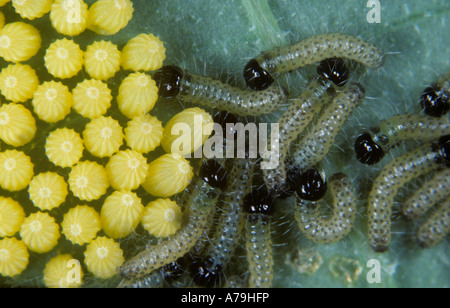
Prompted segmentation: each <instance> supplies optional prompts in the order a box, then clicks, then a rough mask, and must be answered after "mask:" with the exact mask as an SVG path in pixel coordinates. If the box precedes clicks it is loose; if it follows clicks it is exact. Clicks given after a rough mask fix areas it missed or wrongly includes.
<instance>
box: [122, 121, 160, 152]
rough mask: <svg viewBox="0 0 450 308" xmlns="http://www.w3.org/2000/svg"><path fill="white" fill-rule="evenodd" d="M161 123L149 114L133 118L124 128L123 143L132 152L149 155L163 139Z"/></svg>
mask: <svg viewBox="0 0 450 308" xmlns="http://www.w3.org/2000/svg"><path fill="white" fill-rule="evenodd" d="M163 131H164V129H163V126H162V122H161V121H160V120H158V118H157V117H154V116H152V115H150V114H148V113H147V114H145V115H141V116H136V117H134V118H133V119H132V120H131V121H129V122H128V124H127V127H126V128H125V141H126V142H127V144H128V146H129V147H130V148H131V149H133V150H134V151H137V152H140V153H149V152H151V151H153V150H154V149H156V148H157V147H158V146H159V145H160V144H161V140H162V138H163Z"/></svg>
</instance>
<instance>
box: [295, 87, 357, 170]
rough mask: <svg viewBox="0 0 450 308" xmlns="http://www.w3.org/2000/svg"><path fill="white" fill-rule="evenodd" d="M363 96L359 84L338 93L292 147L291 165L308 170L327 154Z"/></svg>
mask: <svg viewBox="0 0 450 308" xmlns="http://www.w3.org/2000/svg"><path fill="white" fill-rule="evenodd" d="M364 96H365V89H364V88H363V86H361V85H360V84H351V85H349V86H348V87H347V88H346V89H344V90H342V91H340V92H339V93H338V94H337V95H336V96H335V97H334V98H333V100H332V101H331V104H330V105H328V106H327V107H326V108H325V110H324V111H323V112H322V114H321V115H320V117H319V118H318V120H317V122H316V123H315V124H314V126H313V127H312V129H311V130H310V131H309V132H308V134H306V135H305V136H304V137H303V136H302V137H301V138H300V140H299V142H298V144H297V145H296V146H294V148H293V151H292V154H291V158H292V163H293V164H294V165H295V166H296V167H297V168H299V169H300V170H305V169H309V168H311V167H312V166H314V165H315V164H316V163H318V162H319V161H321V160H322V159H323V158H324V157H325V155H326V154H327V153H328V151H329V149H330V147H331V146H332V145H333V143H334V140H335V137H336V135H337V134H338V132H339V131H340V128H341V127H342V125H343V124H344V123H345V121H346V120H347V118H348V117H349V115H350V114H351V113H352V112H353V110H355V109H356V108H357V107H358V106H359V104H360V102H361V101H362V99H363V98H364Z"/></svg>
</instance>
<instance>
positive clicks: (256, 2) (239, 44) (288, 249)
mask: <svg viewBox="0 0 450 308" xmlns="http://www.w3.org/2000/svg"><path fill="white" fill-rule="evenodd" d="M86 2H87V3H93V2H94V1H86ZM367 2H368V1H366V0H345V1H344V0H335V1H329V0H314V1H300V0H298V1H296V0H273V1H270V0H253V1H251V0H226V1H219V0H169V1H168V0H133V4H134V9H135V11H134V17H133V19H132V20H131V22H130V23H129V25H128V26H127V27H126V28H125V29H123V30H121V31H120V32H119V33H118V34H116V35H114V36H99V35H96V34H94V33H92V32H90V31H86V32H85V33H83V34H82V35H80V36H79V37H75V38H74V40H75V41H76V42H77V43H79V44H80V45H81V46H82V48H83V49H84V50H85V47H86V46H87V45H89V44H90V43H91V42H92V41H94V40H100V39H105V40H110V41H112V42H114V43H116V44H118V45H119V47H120V48H122V47H123V46H124V45H125V43H126V42H127V41H128V40H129V39H130V38H132V37H133V36H135V35H137V34H139V33H153V34H155V35H157V36H159V37H160V39H161V40H162V41H163V42H164V44H165V47H166V49H167V52H166V54H167V58H166V61H165V64H176V65H178V66H180V67H183V68H185V69H188V70H190V71H191V72H193V73H197V74H203V75H207V76H211V77H214V78H220V79H222V80H224V81H227V82H230V83H233V84H236V85H238V86H244V83H243V79H242V68H243V66H244V65H245V63H246V62H247V61H248V60H249V59H250V58H252V57H254V56H256V55H257V54H258V53H259V52H261V51H262V50H265V49H270V48H273V47H275V46H282V45H287V44H289V43H293V42H297V41H300V40H302V39H304V38H307V37H310V36H312V35H316V34H321V33H326V32H344V33H347V34H351V35H356V36H358V37H360V38H362V39H364V40H366V41H368V42H370V43H372V44H375V45H376V46H378V47H379V48H381V49H383V50H384V51H385V53H386V54H387V59H386V63H385V65H384V67H382V68H381V69H378V70H367V71H366V70H364V69H363V68H361V67H356V68H355V69H356V70H355V74H353V76H352V80H354V81H358V82H360V83H361V84H362V85H363V86H364V87H365V88H366V91H367V92H366V99H365V100H364V102H363V103H362V105H361V106H360V107H359V108H358V109H357V110H356V111H355V112H354V113H353V115H352V117H351V118H350V119H349V121H348V123H347V124H346V125H345V126H344V127H343V130H342V132H341V133H340V134H339V136H338V138H337V139H336V144H335V146H334V147H333V148H332V150H331V151H330V153H329V154H328V155H327V157H326V159H325V160H324V162H323V164H322V167H323V169H324V170H325V172H326V173H327V175H331V174H332V173H334V172H344V173H346V174H348V175H349V176H350V177H351V178H352V179H353V180H354V181H353V182H354V184H355V189H356V190H357V193H358V197H359V200H360V202H359V205H358V217H357V221H356V224H355V227H354V229H353V231H352V232H351V234H350V235H349V236H348V237H346V238H345V239H344V240H343V241H341V242H339V243H336V244H332V245H316V244H312V243H311V242H310V241H308V240H307V239H306V238H305V237H304V236H303V235H302V234H300V233H299V231H298V228H297V226H296V225H295V223H294V220H293V215H292V206H293V200H292V199H289V200H287V201H285V202H280V203H279V208H278V212H277V214H276V217H275V220H274V224H273V226H272V227H273V230H274V237H273V238H274V255H275V279H274V286H276V287H292V288H294V287H449V285H450V258H449V252H450V250H449V243H448V238H447V239H446V240H445V241H443V242H441V243H440V244H438V245H437V246H435V247H433V248H430V249H425V250H424V249H421V248H419V247H418V246H417V244H416V242H415V232H416V229H417V227H418V224H419V223H420V222H418V223H407V222H405V221H404V220H403V219H402V217H401V216H400V215H398V206H399V204H401V201H402V199H404V198H405V197H407V196H408V195H410V194H411V193H412V191H414V189H415V188H417V187H418V185H420V182H415V183H412V184H411V185H408V187H406V188H404V189H402V190H401V192H400V195H399V196H398V198H397V200H396V207H395V208H394V212H395V214H394V217H393V226H392V228H393V238H392V245H391V248H390V250H389V251H388V252H386V253H384V254H377V253H374V252H372V251H371V249H370V248H369V247H368V243H367V235H366V233H367V232H366V230H367V227H366V198H367V195H368V192H369V190H370V186H371V180H372V179H373V178H374V177H375V176H376V174H377V173H378V172H379V170H380V168H381V167H382V166H383V165H384V164H385V163H387V162H389V161H390V160H391V159H392V158H393V157H395V156H398V155H400V154H402V153H404V152H405V151H407V150H408V149H410V148H413V147H416V146H417V144H415V143H410V144H404V145H401V146H399V147H398V148H397V149H395V150H393V151H391V152H390V154H389V155H387V156H386V157H385V159H384V160H383V162H382V163H381V164H380V165H378V166H376V167H373V166H372V167H367V166H363V165H361V164H360V163H358V162H357V160H356V159H355V158H354V155H353V150H352V148H353V142H354V139H355V138H356V137H357V136H358V135H359V133H361V132H362V131H365V130H367V129H368V128H369V127H371V126H375V125H377V123H378V122H379V121H380V120H381V119H384V118H388V117H390V116H392V115H394V114H397V113H405V112H408V113H419V112H420V106H419V104H418V98H419V96H420V94H421V92H422V91H423V89H424V88H425V87H427V86H428V85H429V84H430V83H431V82H433V81H434V80H436V79H437V78H438V77H439V75H441V74H443V73H445V72H447V71H449V70H450V63H449V56H450V49H449V48H448V42H449V41H450V31H449V29H450V26H449V24H448V23H449V22H450V19H449V18H450V1H448V0H430V1H419V0H414V1H413V0H410V1H406V0H405V1H400V0H393V1H381V12H380V14H381V15H380V16H381V22H380V23H369V22H368V21H367V19H366V17H367V14H368V13H369V11H370V9H371V8H368V7H367V6H366V5H367ZM2 11H3V12H4V13H5V16H6V22H12V21H14V20H17V19H19V17H18V16H17V15H16V14H15V12H14V9H13V8H12V7H11V6H10V5H7V6H5V7H4V8H2ZM30 23H31V24H34V25H36V26H37V27H38V28H39V30H41V34H42V36H43V38H44V40H43V48H42V50H41V52H40V53H39V54H38V55H37V56H35V57H34V58H32V59H31V60H30V61H28V63H30V64H32V65H33V67H36V68H38V70H39V77H40V79H41V82H42V81H44V80H49V79H51V77H50V76H49V75H48V74H47V73H46V72H45V69H44V68H43V55H44V53H45V49H46V48H47V47H48V45H49V44H50V43H51V42H52V41H53V40H54V39H56V38H60V37H62V36H61V35H60V34H57V33H56V32H55V31H54V30H53V29H52V28H51V25H50V22H49V18H48V15H46V16H44V17H43V18H41V19H38V20H34V21H32V22H30ZM0 65H1V67H4V66H6V63H4V62H0ZM314 73H315V68H314V67H306V68H304V69H302V70H301V71H298V72H293V73H291V74H289V75H287V76H283V77H282V78H281V79H280V83H282V84H283V86H285V87H286V88H287V89H288V90H289V92H290V93H291V95H292V96H293V97H295V95H297V94H298V93H300V92H301V91H302V89H303V88H304V86H305V83H306V82H307V80H308V78H309V77H310V76H311V75H313V74H314ZM125 74H126V73H125V72H121V73H119V74H118V75H117V76H116V77H115V78H113V79H112V80H110V81H109V82H108V83H109V85H110V87H111V89H112V90H113V94H114V93H117V89H118V85H119V84H120V81H121V80H122V79H123V77H124V76H125ZM83 78H86V75H85V74H83V73H82V74H79V75H78V76H77V77H75V78H72V79H70V80H68V81H66V82H65V83H66V84H68V85H70V86H73V85H74V84H76V82H78V81H80V80H82V79H83ZM182 108H183V106H181V105H180V104H179V103H177V102H173V101H163V100H160V101H159V102H158V103H157V105H156V107H155V109H154V110H153V111H152V112H151V113H152V114H154V115H156V116H158V118H160V119H161V120H162V121H163V122H165V121H167V120H168V119H169V118H170V117H171V116H172V115H173V114H174V113H175V112H176V111H178V110H181V109H182ZM281 111H282V110H281ZM281 111H280V112H281ZM280 112H278V113H275V114H272V115H268V116H263V117H261V118H260V119H246V120H249V121H253V120H255V121H276V119H277V117H278V116H279V114H280ZM109 113H110V114H112V115H114V116H116V118H118V119H119V120H120V121H121V123H125V122H124V121H126V119H125V118H124V117H122V116H121V115H120V114H119V113H118V110H117V107H116V106H115V105H114V106H113V108H112V110H110V111H109ZM85 122H86V121H85V120H83V119H81V120H80V119H79V117H76V116H75V115H74V114H71V115H70V116H69V117H68V119H67V121H65V123H59V124H57V125H56V126H58V125H59V126H69V127H73V128H75V129H77V130H79V131H82V128H83V127H84V124H85ZM38 124H40V125H41V127H40V128H41V129H42V130H41V131H40V134H39V136H37V137H36V139H35V140H34V141H33V142H32V144H30V145H28V146H26V148H25V149H24V150H25V151H27V152H28V153H30V154H31V155H34V156H35V158H34V159H35V161H34V162H35V164H36V163H37V164H39V161H40V157H42V151H43V145H42V139H39V138H43V137H44V136H45V135H46V134H47V133H48V131H50V130H53V129H54V128H55V127H56V126H52V127H49V126H47V125H44V124H43V123H38ZM27 147H28V148H27ZM4 148H6V146H5V145H4V144H2V150H3V149H4ZM155 155H157V154H155ZM39 168H42V169H49V168H51V166H48V165H47V163H46V162H44V159H43V158H42V164H41V165H40V167H39ZM0 193H1V194H2V195H12V194H10V193H7V192H4V191H0ZM14 197H15V198H16V197H17V198H19V199H21V200H23V203H24V204H25V205H24V206H25V207H27V208H28V209H29V210H31V209H32V204H29V201H26V200H27V196H26V192H25V193H23V192H21V193H19V194H18V195H17V196H14ZM72 198H73V196H72ZM69 201H70V200H69ZM27 202H28V203H27ZM101 202H102V199H101V200H100V201H98V202H97V203H95V202H94V204H93V206H94V207H97V208H99V207H101ZM64 211H65V209H64V207H63V208H62V209H60V212H59V213H54V214H55V215H56V216H58V215H59V216H60V218H61V217H62V216H61V215H62V213H63V212H64ZM130 243H133V241H131V242H130ZM130 243H128V244H127V245H126V246H127V247H129V246H132V245H131V244H130ZM67 245H68V244H67V243H63V242H62V243H61V245H60V247H58V249H61V250H66V251H67V250H69V251H71V252H72V253H74V255H75V256H77V254H78V255H79V256H82V251H76V250H74V249H73V248H71V247H67ZM135 249H136V248H135ZM54 254H55V252H51V253H49V254H46V255H34V256H32V257H31V259H30V266H29V267H30V268H29V269H27V270H26V272H25V273H24V274H22V275H20V276H19V277H17V278H15V279H13V280H8V281H2V279H3V278H1V277H0V285H2V284H6V283H7V284H8V285H10V286H11V285H12V286H42V281H41V278H42V269H43V266H44V265H45V262H46V260H48V259H49V258H51V257H52V256H53V255H54ZM129 254H132V252H129V253H128V255H129ZM370 259H377V260H379V261H380V265H381V283H379V284H377V283H375V284H370V283H368V282H367V280H366V275H367V273H368V271H369V270H370V268H369V267H367V266H366V264H367V262H368V261H369V260H370ZM243 260H245V259H244V258H243V257H241V258H237V259H236V260H235V261H233V262H237V263H239V265H242V264H244V263H245V261H243ZM236 267H237V268H239V266H236ZM116 283H117V279H112V280H110V281H103V280H96V279H91V280H88V283H87V284H86V285H87V286H100V287H101V286H114V285H115V284H116Z"/></svg>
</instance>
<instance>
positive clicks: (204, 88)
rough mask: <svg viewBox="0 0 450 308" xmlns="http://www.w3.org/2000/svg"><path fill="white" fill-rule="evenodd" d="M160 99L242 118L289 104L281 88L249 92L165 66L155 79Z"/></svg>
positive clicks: (174, 67)
mask: <svg viewBox="0 0 450 308" xmlns="http://www.w3.org/2000/svg"><path fill="white" fill-rule="evenodd" d="M154 78H155V80H156V84H157V86H158V88H159V95H160V96H162V97H165V98H171V97H176V98H177V99H179V100H180V101H182V102H183V103H189V104H194V105H199V106H205V107H209V108H217V109H219V110H225V111H229V112H230V113H233V114H237V115H241V116H259V115H262V114H266V113H270V112H272V111H275V110H277V109H278V108H280V107H281V106H283V105H284V104H286V103H287V93H286V92H285V91H284V90H283V89H282V88H281V87H279V86H273V87H271V88H269V89H267V90H266V91H250V90H243V89H240V88H237V87H233V86H231V85H229V84H226V83H223V82H221V81H219V80H214V79H212V78H209V77H203V76H199V75H194V74H191V73H189V72H187V71H184V70H181V69H180V68H178V67H176V66H164V67H163V68H161V69H160V70H159V71H158V72H156V73H155V76H154Z"/></svg>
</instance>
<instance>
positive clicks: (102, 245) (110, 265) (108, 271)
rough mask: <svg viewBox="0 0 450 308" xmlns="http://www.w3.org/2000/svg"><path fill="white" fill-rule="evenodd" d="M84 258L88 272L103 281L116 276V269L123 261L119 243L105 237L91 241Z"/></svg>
mask: <svg viewBox="0 0 450 308" xmlns="http://www.w3.org/2000/svg"><path fill="white" fill-rule="evenodd" d="M84 257H85V258H84V263H85V264H86V267H87V269H88V270H89V272H91V273H92V274H94V276H96V277H100V278H103V279H106V278H111V277H112V276H114V275H115V274H117V268H118V267H119V266H121V265H122V264H123V262H124V261H125V259H124V257H123V251H122V249H121V248H120V245H119V243H117V242H115V241H114V240H113V239H111V238H108V237H106V236H99V237H97V238H96V239H95V240H93V241H92V242H91V243H90V244H89V245H88V246H87V247H86V251H85V252H84Z"/></svg>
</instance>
